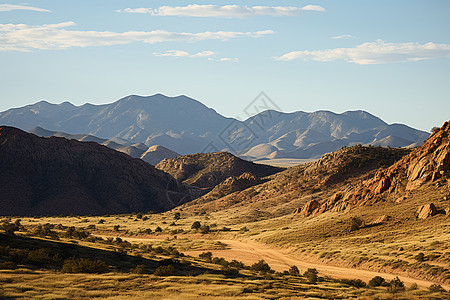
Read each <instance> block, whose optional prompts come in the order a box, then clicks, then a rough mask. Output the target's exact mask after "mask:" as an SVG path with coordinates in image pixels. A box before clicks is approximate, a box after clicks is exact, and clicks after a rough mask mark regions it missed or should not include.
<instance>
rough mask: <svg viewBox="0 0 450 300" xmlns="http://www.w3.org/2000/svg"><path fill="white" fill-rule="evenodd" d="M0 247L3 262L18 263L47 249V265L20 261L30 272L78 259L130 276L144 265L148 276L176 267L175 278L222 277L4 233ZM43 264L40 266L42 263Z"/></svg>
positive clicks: (168, 262) (183, 265) (169, 262)
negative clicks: (31, 253) (161, 268)
mask: <svg viewBox="0 0 450 300" xmlns="http://www.w3.org/2000/svg"><path fill="white" fill-rule="evenodd" d="M102 246H104V245H102ZM0 247H1V248H2V251H0V262H1V261H16V262H17V258H18V256H20V255H22V256H23V254H21V253H26V251H27V250H28V251H29V250H38V249H46V251H47V252H46V253H51V255H52V260H51V261H45V260H44V259H41V260H39V258H38V259H34V260H30V259H27V258H26V257H25V258H24V259H22V260H21V261H20V263H21V264H25V265H27V266H29V267H31V268H46V269H52V270H60V269H61V267H62V265H63V262H64V260H65V259H69V258H74V257H75V258H87V259H90V260H101V261H104V262H105V263H106V264H107V265H108V266H109V269H110V270H111V271H117V272H129V271H130V269H131V268H135V267H136V266H137V265H144V266H145V269H146V273H150V274H152V273H153V272H154V271H155V269H156V268H157V267H158V266H161V265H173V266H174V267H175V269H176V275H199V274H203V273H205V271H208V273H219V274H220V273H221V272H220V271H217V270H213V269H207V268H203V267H198V266H192V265H190V264H189V263H185V262H181V261H179V260H178V259H165V260H157V259H148V258H143V257H139V256H133V255H128V254H126V253H120V252H117V251H115V250H111V251H109V250H103V249H98V248H92V247H87V246H81V245H77V244H76V243H63V242H57V241H49V240H42V239H37V238H30V237H21V236H15V235H6V234H3V233H0ZM8 247H9V248H10V249H13V250H12V251H10V252H9V254H8V253H7V251H5V249H9V248H8ZM44 252H45V251H44ZM25 256H26V255H25ZM55 257H56V259H55ZM40 261H41V263H39V262H40ZM36 262H38V263H36Z"/></svg>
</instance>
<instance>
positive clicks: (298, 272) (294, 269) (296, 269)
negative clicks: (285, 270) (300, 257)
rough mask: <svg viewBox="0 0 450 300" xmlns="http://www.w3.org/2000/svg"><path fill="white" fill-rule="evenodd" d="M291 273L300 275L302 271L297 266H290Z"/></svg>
mask: <svg viewBox="0 0 450 300" xmlns="http://www.w3.org/2000/svg"><path fill="white" fill-rule="evenodd" d="M289 275H292V276H298V275H300V271H299V270H298V268H297V266H292V267H290V268H289Z"/></svg>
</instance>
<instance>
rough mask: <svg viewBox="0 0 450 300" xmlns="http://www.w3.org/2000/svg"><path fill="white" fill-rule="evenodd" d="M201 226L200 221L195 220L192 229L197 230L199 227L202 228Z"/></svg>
mask: <svg viewBox="0 0 450 300" xmlns="http://www.w3.org/2000/svg"><path fill="white" fill-rule="evenodd" d="M200 226H201V224H200V222H199V221H195V222H194V223H192V226H191V229H195V230H197V229H199V228H200Z"/></svg>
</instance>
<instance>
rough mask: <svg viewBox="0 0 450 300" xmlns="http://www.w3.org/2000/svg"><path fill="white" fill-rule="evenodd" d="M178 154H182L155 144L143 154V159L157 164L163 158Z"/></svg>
mask: <svg viewBox="0 0 450 300" xmlns="http://www.w3.org/2000/svg"><path fill="white" fill-rule="evenodd" d="M178 156H180V154H178V153H176V152H175V151H172V150H170V149H167V148H166V147H163V146H159V145H154V146H151V147H150V148H148V150H147V151H145V152H144V153H143V154H142V155H141V159H142V160H143V161H146V162H148V163H149V164H152V165H154V166H155V165H157V164H158V163H159V162H160V161H162V160H163V159H166V158H175V157H178Z"/></svg>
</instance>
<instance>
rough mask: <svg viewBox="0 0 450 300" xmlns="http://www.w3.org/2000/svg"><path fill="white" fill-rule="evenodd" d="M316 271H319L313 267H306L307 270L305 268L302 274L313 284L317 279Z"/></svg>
mask: <svg viewBox="0 0 450 300" xmlns="http://www.w3.org/2000/svg"><path fill="white" fill-rule="evenodd" d="M318 273H319V272H317V270H316V269H315V268H308V270H306V272H305V273H303V276H305V277H306V279H308V281H309V282H310V283H312V284H315V283H316V282H317V279H318V278H319V277H318V276H317V274H318Z"/></svg>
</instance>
